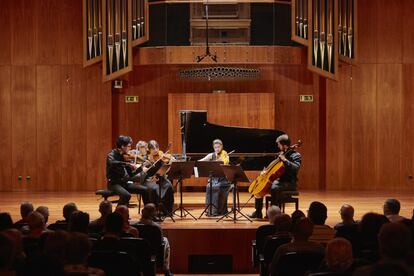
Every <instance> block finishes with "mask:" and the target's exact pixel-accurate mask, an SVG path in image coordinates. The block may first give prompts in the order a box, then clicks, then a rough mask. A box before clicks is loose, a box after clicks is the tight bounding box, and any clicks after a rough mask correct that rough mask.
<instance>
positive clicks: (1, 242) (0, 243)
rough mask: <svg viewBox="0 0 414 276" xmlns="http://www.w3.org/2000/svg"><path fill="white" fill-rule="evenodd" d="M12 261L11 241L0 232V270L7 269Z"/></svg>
mask: <svg viewBox="0 0 414 276" xmlns="http://www.w3.org/2000/svg"><path fill="white" fill-rule="evenodd" d="M12 263H13V242H12V241H11V239H10V238H9V237H8V236H7V235H5V234H3V233H0V272H1V271H4V270H9V269H10V268H11V266H12Z"/></svg>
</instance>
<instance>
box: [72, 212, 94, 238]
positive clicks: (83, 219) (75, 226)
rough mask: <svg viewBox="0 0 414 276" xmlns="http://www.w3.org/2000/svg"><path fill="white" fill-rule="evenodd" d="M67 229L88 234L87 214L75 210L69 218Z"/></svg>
mask: <svg viewBox="0 0 414 276" xmlns="http://www.w3.org/2000/svg"><path fill="white" fill-rule="evenodd" d="M68 226H69V227H68V230H69V231H71V232H79V233H84V234H88V226H89V214H88V213H85V212H82V211H75V212H73V213H72V215H71V216H70V219H69V225H68Z"/></svg>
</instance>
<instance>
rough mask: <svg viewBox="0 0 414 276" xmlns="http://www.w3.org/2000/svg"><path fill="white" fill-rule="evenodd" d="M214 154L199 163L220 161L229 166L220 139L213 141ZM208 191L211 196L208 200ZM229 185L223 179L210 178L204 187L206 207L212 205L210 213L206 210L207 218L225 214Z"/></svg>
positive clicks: (227, 157)
mask: <svg viewBox="0 0 414 276" xmlns="http://www.w3.org/2000/svg"><path fill="white" fill-rule="evenodd" d="M213 149H214V152H212V153H209V154H207V155H206V156H205V157H203V158H202V159H200V160H199V161H222V162H223V163H224V164H225V165H227V164H229V161H230V159H229V155H228V154H227V152H226V151H225V150H224V149H223V142H222V141H221V140H220V139H216V140H214V141H213ZM210 189H212V195H211V200H210ZM229 190H230V184H229V182H228V181H227V179H226V178H224V177H210V178H209V179H208V182H207V187H206V207H207V206H208V205H209V204H210V202H211V203H212V204H213V208H212V213H211V214H210V213H209V212H210V208H208V209H207V216H220V215H224V214H226V213H227V197H228V195H229Z"/></svg>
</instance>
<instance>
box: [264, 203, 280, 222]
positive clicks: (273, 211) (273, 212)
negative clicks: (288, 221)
mask: <svg viewBox="0 0 414 276" xmlns="http://www.w3.org/2000/svg"><path fill="white" fill-rule="evenodd" d="M280 214H282V211H281V210H280V208H279V206H276V205H272V206H270V207H269V208H267V211H266V216H267V218H268V220H269V223H270V224H273V220H274V218H275V216H277V215H280Z"/></svg>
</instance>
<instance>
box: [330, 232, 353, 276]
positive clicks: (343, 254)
mask: <svg viewBox="0 0 414 276" xmlns="http://www.w3.org/2000/svg"><path fill="white" fill-rule="evenodd" d="M352 261H353V259H352V245H351V243H350V242H349V241H348V240H346V239H344V238H335V239H333V240H330V241H329V242H328V243H327V245H326V249H325V265H326V270H325V271H327V272H332V273H337V274H341V275H344V276H345V275H352V272H353V269H352Z"/></svg>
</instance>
